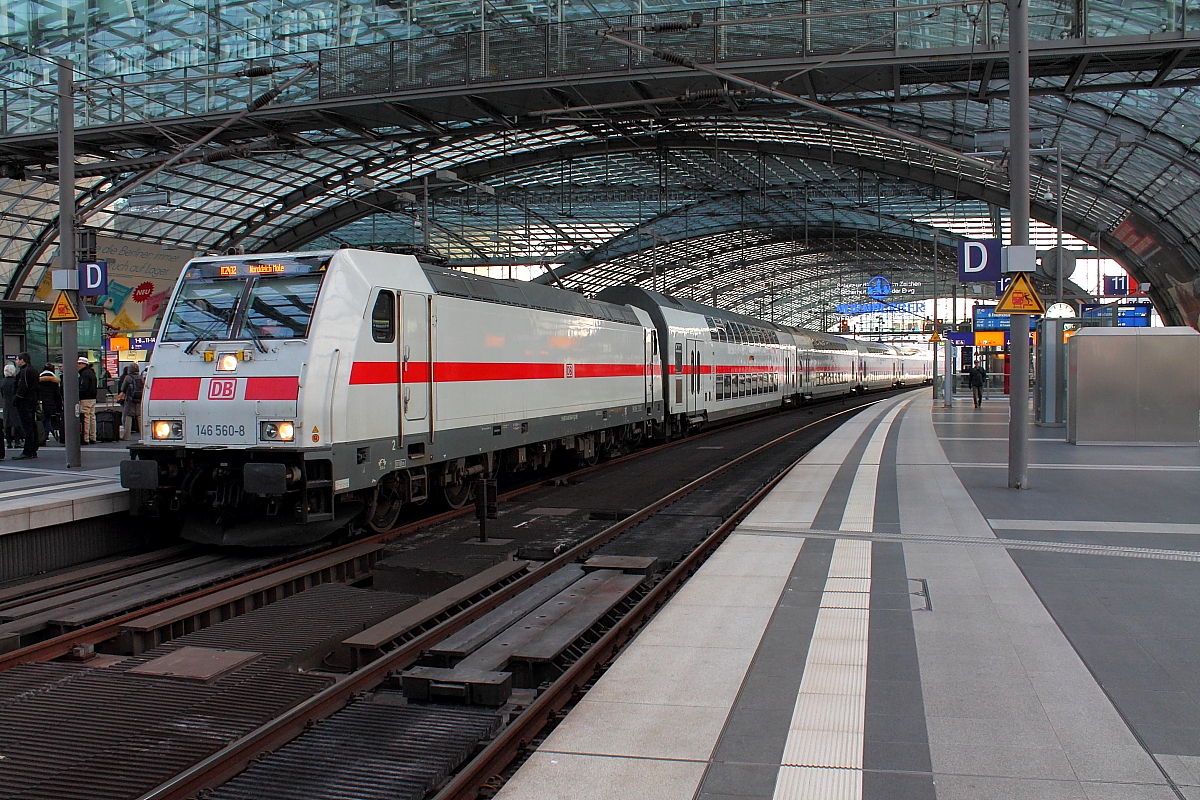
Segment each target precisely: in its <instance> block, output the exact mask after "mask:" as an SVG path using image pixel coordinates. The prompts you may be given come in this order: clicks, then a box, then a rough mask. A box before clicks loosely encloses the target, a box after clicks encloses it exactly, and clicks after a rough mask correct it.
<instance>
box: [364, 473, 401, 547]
mask: <svg viewBox="0 0 1200 800" xmlns="http://www.w3.org/2000/svg"><path fill="white" fill-rule="evenodd" d="M403 507H404V498H403V497H402V496H401V494H400V483H399V481H398V480H397V479H396V476H395V475H388V476H387V477H386V478H384V479H383V480H381V481H380V482H379V485H377V486H376V487H375V499H374V502H372V503H371V512H370V515H369V516H368V517H367V524H368V525H370V526H371V530H373V531H375V532H376V533H384V532H386V531H390V530H391V529H392V528H394V527H396V520H398V519H399V518H400V510H401V509H402V508H403Z"/></svg>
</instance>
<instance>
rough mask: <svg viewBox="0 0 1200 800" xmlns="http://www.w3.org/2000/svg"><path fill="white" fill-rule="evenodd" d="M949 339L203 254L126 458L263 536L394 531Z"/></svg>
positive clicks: (200, 514) (191, 270) (229, 530)
mask: <svg viewBox="0 0 1200 800" xmlns="http://www.w3.org/2000/svg"><path fill="white" fill-rule="evenodd" d="M930 365H931V362H930V359H929V356H928V354H902V353H899V352H897V351H895V350H893V349H892V348H886V347H882V346H879V345H868V344H862V343H858V342H852V341H848V340H845V339H841V338H838V337H836V336H830V335H828V334H821V333H815V332H810V331H802V330H798V329H792V328H785V327H781V326H777V325H772V324H770V323H766V322H762V321H759V320H755V319H752V318H750V317H745V316H741V315H737V314H730V313H728V312H724V311H720V310H718V309H714V308H708V307H706V306H702V305H699V304H696V303H692V302H690V301H686V300H677V299H675V298H671V297H667V296H665V295H659V294H655V293H652V292H647V291H645V290H643V289H639V288H637V287H632V286H623V287H613V288H610V289H606V290H605V291H604V292H601V294H600V296H599V297H598V298H597V299H595V300H592V299H588V298H586V297H584V296H583V295H580V294H576V293H574V292H567V291H562V290H559V289H554V288H550V287H547V286H542V285H539V284H533V283H526V282H518V281H505V280H492V279H489V278H482V277H477V276H474V275H470V274H465V273H461V272H456V271H451V270H445V269H441V268H438V267H433V266H428V265H425V264H422V263H419V262H418V260H417V259H416V258H415V257H413V256H405V255H393V254H387V253H379V252H371V251H363V250H351V249H343V250H336V251H330V252H315V253H287V254H270V255H256V256H231V257H224V258H199V259H195V260H193V261H192V262H190V263H189V264H188V266H187V267H186V268H185V269H184V271H183V274H182V275H181V276H180V279H179V283H178V285H177V286H176V288H175V291H174V294H173V297H172V301H171V306H170V310H169V311H168V313H167V314H166V316H165V317H164V320H163V323H162V326H161V329H160V331H159V335H158V341H157V343H156V346H155V351H154V355H153V358H152V359H151V364H150V367H149V369H148V370H147V372H146V381H147V385H146V390H145V393H144V395H143V397H144V398H145V400H144V402H143V403H142V417H143V419H142V430H143V431H144V432H145V433H144V434H143V441H142V442H141V443H140V444H138V445H135V446H134V447H132V448H131V455H132V456H133V458H132V459H131V460H128V461H124V462H122V464H121V482H122V485H123V486H124V487H126V488H128V489H130V490H132V492H133V497H132V503H131V508H132V510H133V513H135V514H150V515H168V514H170V515H178V517H179V518H180V519H181V520H182V523H183V529H182V535H183V536H184V537H185V538H187V539H190V540H193V541H199V542H206V543H215V544H239V545H250V546H264V545H289V544H300V543H307V542H312V541H316V540H319V539H322V538H324V537H326V536H328V535H330V534H331V533H333V532H334V531H336V530H337V529H339V528H341V527H343V526H345V525H347V524H350V523H352V522H356V521H358V522H361V523H363V524H365V525H367V526H369V527H371V528H373V529H375V530H386V529H388V528H390V527H392V526H393V525H394V524H395V521H396V519H397V518H398V516H399V514H400V510H401V508H402V507H403V506H404V505H405V504H407V503H418V502H422V501H424V500H426V499H428V498H429V497H430V496H439V497H441V498H442V499H444V500H445V502H447V503H448V504H449V505H450V506H452V507H459V506H461V505H463V504H464V503H465V502H467V500H468V499H469V498H470V496H471V487H472V486H473V483H474V478H475V476H479V475H486V476H494V475H497V474H499V473H502V472H508V471H514V470H520V469H530V468H537V467H541V466H545V465H546V464H548V463H549V461H550V459H551V457H552V455H553V454H554V453H555V452H556V451H558V452H560V453H565V454H567V455H570V456H573V457H575V458H576V459H578V460H579V461H581V462H583V463H594V462H595V461H596V459H597V458H598V457H599V456H600V455H602V454H606V453H616V452H620V451H621V450H622V449H625V448H627V447H630V446H633V445H636V444H637V443H638V442H640V441H641V440H642V439H644V438H653V437H659V436H663V435H667V436H669V435H672V434H673V433H679V432H683V431H685V430H686V429H688V428H689V427H694V426H697V425H702V424H704V423H706V422H710V421H715V420H720V419H727V418H730V417H734V416H738V415H743V414H749V413H754V412H757V411H762V410H765V409H770V408H775V407H779V406H782V405H786V404H791V403H798V402H801V401H802V400H804V399H808V398H814V397H821V396H825V395H830V394H840V393H848V392H854V391H863V390H867V389H873V388H883V387H888V386H894V385H903V384H906V383H919V382H923V381H927V380H928V379H929V371H930Z"/></svg>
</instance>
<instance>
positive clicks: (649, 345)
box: [642, 328, 656, 405]
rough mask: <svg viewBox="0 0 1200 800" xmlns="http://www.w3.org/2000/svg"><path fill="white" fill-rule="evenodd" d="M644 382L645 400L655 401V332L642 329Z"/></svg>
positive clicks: (647, 403) (648, 401)
mask: <svg viewBox="0 0 1200 800" xmlns="http://www.w3.org/2000/svg"><path fill="white" fill-rule="evenodd" d="M642 337H643V342H642V383H643V384H645V402H646V405H650V404H651V403H653V402H654V359H655V355H656V354H655V352H654V332H653V331H650V330H646V329H645V328H643V329H642Z"/></svg>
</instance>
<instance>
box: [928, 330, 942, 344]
mask: <svg viewBox="0 0 1200 800" xmlns="http://www.w3.org/2000/svg"><path fill="white" fill-rule="evenodd" d="M941 340H942V337H940V336H938V335H937V331H934V332H933V335H932V336H930V337H929V341H931V342H940V341H941Z"/></svg>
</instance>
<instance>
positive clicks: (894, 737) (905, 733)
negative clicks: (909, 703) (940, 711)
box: [863, 700, 928, 744]
mask: <svg viewBox="0 0 1200 800" xmlns="http://www.w3.org/2000/svg"><path fill="white" fill-rule="evenodd" d="M873 707H874V703H873V702H871V701H870V700H868V704H867V714H866V717H865V718H864V719H865V722H866V725H865V734H864V735H863V741H865V742H867V743H868V744H869V743H872V742H908V743H910V744H923V743H925V742H927V741H928V736H927V735H926V727H925V719H924V718H923V717H913V716H900V715H897V714H872V713H871V710H872V708H873Z"/></svg>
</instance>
